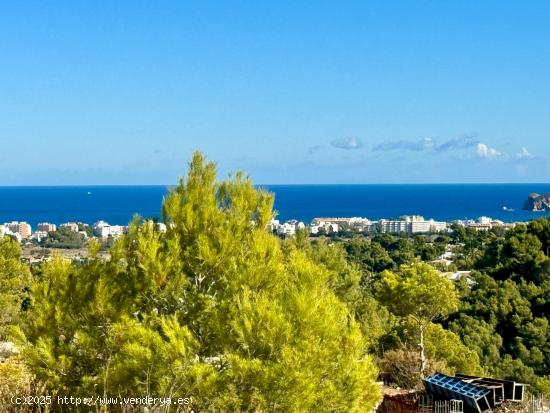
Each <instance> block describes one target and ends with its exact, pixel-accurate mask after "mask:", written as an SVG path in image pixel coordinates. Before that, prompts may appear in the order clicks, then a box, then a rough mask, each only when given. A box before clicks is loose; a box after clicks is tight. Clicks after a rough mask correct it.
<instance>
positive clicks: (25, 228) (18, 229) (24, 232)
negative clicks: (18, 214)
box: [4, 221, 32, 239]
mask: <svg viewBox="0 0 550 413" xmlns="http://www.w3.org/2000/svg"><path fill="white" fill-rule="evenodd" d="M4 226H5V227H6V228H7V229H8V230H9V231H10V232H12V233H13V234H19V235H20V236H21V238H22V239H27V238H30V236H31V235H32V227H31V226H30V224H28V223H26V222H24V221H22V222H18V221H12V222H8V223H5V224H4Z"/></svg>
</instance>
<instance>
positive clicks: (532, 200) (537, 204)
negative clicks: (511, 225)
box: [523, 192, 550, 211]
mask: <svg viewBox="0 0 550 413" xmlns="http://www.w3.org/2000/svg"><path fill="white" fill-rule="evenodd" d="M523 209H525V210H527V211H550V192H547V193H545V194H544V195H540V194H537V193H536V192H533V193H531V194H529V197H528V198H527V201H525V204H523Z"/></svg>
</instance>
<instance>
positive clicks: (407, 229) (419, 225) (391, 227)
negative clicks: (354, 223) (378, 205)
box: [378, 215, 447, 234]
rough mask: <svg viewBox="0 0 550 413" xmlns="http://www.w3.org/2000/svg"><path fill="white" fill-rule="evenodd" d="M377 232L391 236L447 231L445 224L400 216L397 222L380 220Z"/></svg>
mask: <svg viewBox="0 0 550 413" xmlns="http://www.w3.org/2000/svg"><path fill="white" fill-rule="evenodd" d="M378 230H379V231H380V232H387V233H393V234H400V233H404V234H420V233H426V232H443V231H447V223H446V222H440V221H434V220H433V219H430V220H425V219H424V217H422V216H419V215H412V216H402V217H400V218H399V220H387V219H381V220H380V221H378Z"/></svg>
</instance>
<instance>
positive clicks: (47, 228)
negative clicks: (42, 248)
mask: <svg viewBox="0 0 550 413" xmlns="http://www.w3.org/2000/svg"><path fill="white" fill-rule="evenodd" d="M36 230H37V231H40V232H53V231H55V230H57V225H55V224H50V223H49V222H41V223H40V224H38V225H37V226H36Z"/></svg>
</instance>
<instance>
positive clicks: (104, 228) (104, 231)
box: [92, 221, 127, 238]
mask: <svg viewBox="0 0 550 413" xmlns="http://www.w3.org/2000/svg"><path fill="white" fill-rule="evenodd" d="M92 230H93V231H94V234H95V235H96V236H98V237H101V238H108V237H115V238H117V237H120V236H121V235H122V234H124V233H125V232H126V230H127V227H125V226H122V225H109V223H107V222H105V221H98V222H96V223H95V224H94V225H92Z"/></svg>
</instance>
